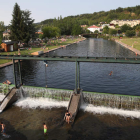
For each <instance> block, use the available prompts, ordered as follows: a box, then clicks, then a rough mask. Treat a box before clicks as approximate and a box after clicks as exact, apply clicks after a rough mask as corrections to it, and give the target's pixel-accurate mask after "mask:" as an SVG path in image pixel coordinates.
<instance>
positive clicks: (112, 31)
mask: <svg viewBox="0 0 140 140" xmlns="http://www.w3.org/2000/svg"><path fill="white" fill-rule="evenodd" d="M109 34H110V35H116V34H117V30H115V29H109Z"/></svg>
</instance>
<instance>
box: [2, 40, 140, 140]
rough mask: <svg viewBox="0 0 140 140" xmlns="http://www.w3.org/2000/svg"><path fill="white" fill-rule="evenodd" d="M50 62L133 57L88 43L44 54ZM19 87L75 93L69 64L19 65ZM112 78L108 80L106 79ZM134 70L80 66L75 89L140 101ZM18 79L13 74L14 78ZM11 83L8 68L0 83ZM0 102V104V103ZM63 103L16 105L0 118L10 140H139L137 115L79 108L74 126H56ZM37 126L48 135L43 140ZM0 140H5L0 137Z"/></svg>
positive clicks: (108, 44) (110, 45) (138, 69)
mask: <svg viewBox="0 0 140 140" xmlns="http://www.w3.org/2000/svg"><path fill="white" fill-rule="evenodd" d="M49 55H50V56H53V55H55V56H93V57H139V56H136V55H135V53H133V52H131V51H130V50H127V49H125V48H124V47H122V46H121V45H119V44H116V43H115V42H113V41H108V40H104V39H93V38H89V39H87V40H85V41H83V42H80V43H78V44H73V45H70V46H68V47H66V48H63V49H58V50H56V51H54V52H51V53H49ZM21 67H22V76H23V83H24V84H25V85H30V86H38V87H39V86H40V87H46V85H47V87H52V88H60V89H74V88H75V63H73V62H48V67H46V66H45V65H44V62H42V61H23V62H22V63H21ZM111 71H112V72H113V73H112V75H111V76H110V75H109V73H110V72H111ZM139 73H140V65H134V64H115V63H110V64H105V63H80V86H81V88H82V89H83V90H84V91H96V92H103V93H114V94H115V93H116V94H129V95H140V93H139V85H140V80H139V79H140V74H139ZM17 74H18V73H17ZM6 79H9V80H10V81H11V82H12V83H14V79H13V67H12V66H8V67H5V68H3V69H0V83H2V82H3V81H5V80H6ZM2 98H3V97H2V96H0V100H2ZM67 106H68V101H63V102H62V101H60V102H58V101H54V100H50V99H45V98H39V99H38V98H37V99H35V98H26V99H21V100H19V101H17V102H16V103H15V105H14V106H11V107H10V108H8V109H7V110H5V111H4V112H3V113H1V114H0V121H3V122H4V123H5V124H6V131H7V134H8V135H10V138H8V139H11V140H26V139H28V140H139V139H140V112H139V111H137V110H133V111H126V110H121V109H120V110H119V109H111V108H107V107H96V106H93V105H90V104H87V105H84V104H83V105H82V106H81V109H80V111H79V112H78V115H77V117H76V120H75V123H74V125H73V126H72V127H71V126H70V125H68V124H63V123H62V120H63V117H64V113H65V111H66V107H67ZM43 122H46V124H47V126H48V135H46V136H44V135H43ZM0 139H7V138H5V137H3V136H2V135H0Z"/></svg>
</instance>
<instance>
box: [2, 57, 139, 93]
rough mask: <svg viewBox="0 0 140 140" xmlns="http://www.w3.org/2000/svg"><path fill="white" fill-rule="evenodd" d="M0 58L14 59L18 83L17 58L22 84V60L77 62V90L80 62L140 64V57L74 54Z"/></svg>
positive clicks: (78, 86) (77, 87) (76, 86)
mask: <svg viewBox="0 0 140 140" xmlns="http://www.w3.org/2000/svg"><path fill="white" fill-rule="evenodd" d="M0 59H11V60H13V71H14V82H15V87H18V85H17V84H16V75H15V60H18V66H19V75H20V85H22V83H23V82H22V75H21V68H20V60H36V61H44V60H47V61H66V62H75V63H76V66H75V90H76V92H77V89H80V62H94V63H123V64H140V58H137V57H136V58H113V57H73V56H52V57H48V56H47V55H46V56H45V55H44V56H33V55H0Z"/></svg>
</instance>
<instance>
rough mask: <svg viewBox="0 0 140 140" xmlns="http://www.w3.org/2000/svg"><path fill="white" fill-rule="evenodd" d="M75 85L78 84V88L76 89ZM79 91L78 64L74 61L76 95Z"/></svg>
mask: <svg viewBox="0 0 140 140" xmlns="http://www.w3.org/2000/svg"><path fill="white" fill-rule="evenodd" d="M77 78H78V79H77ZM77 84H78V87H77ZM79 89H80V62H79V61H78V62H77V61H76V66H75V92H76V93H77V91H79Z"/></svg>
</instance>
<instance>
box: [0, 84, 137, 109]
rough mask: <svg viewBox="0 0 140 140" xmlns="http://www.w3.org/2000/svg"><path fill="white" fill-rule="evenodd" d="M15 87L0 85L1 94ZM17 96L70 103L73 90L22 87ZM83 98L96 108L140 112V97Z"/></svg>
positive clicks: (95, 95) (85, 94)
mask: <svg viewBox="0 0 140 140" xmlns="http://www.w3.org/2000/svg"><path fill="white" fill-rule="evenodd" d="M13 86H14V85H3V84H0V94H2V95H5V94H6V93H5V92H6V91H10V89H12V87H13ZM17 94H18V97H19V98H22V97H24V98H27V97H30V98H35V99H37V98H39V97H43V98H49V99H54V100H57V101H70V98H71V95H72V94H73V90H66V89H55V88H43V87H32V86H22V87H20V89H18V90H17ZM77 95H78V94H77ZM81 98H82V99H83V101H84V103H87V104H93V105H94V106H106V107H111V108H118V109H125V110H140V96H131V95H120V94H111V93H98V92H88V91H82V95H81ZM68 106H69V105H68Z"/></svg>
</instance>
